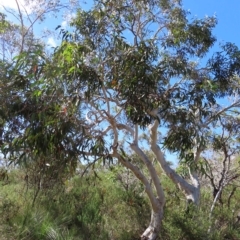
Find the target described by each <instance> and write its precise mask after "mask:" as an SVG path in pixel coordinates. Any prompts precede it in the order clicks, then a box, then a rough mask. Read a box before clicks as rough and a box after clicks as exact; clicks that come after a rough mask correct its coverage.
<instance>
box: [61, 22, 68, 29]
mask: <svg viewBox="0 0 240 240" xmlns="http://www.w3.org/2000/svg"><path fill="white" fill-rule="evenodd" d="M67 25H68V23H67V21H63V22H62V24H61V26H62V28H64V29H66V28H67Z"/></svg>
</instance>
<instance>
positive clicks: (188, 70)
mask: <svg viewBox="0 0 240 240" xmlns="http://www.w3.org/2000/svg"><path fill="white" fill-rule="evenodd" d="M215 24H216V19H215V18H214V17H207V18H205V19H194V20H192V21H190V20H189V18H188V13H187V12H186V11H184V10H183V9H182V7H181V1H154V0H153V1H134V0H132V1H121V2H118V3H117V2H115V1H111V0H110V1H95V5H94V6H93V8H92V9H91V10H89V11H83V10H79V11H78V14H77V17H76V19H75V20H74V21H73V22H72V27H75V32H74V33H68V32H66V31H64V30H63V31H62V33H63V39H64V41H63V44H62V46H61V47H60V48H59V49H58V51H57V52H56V56H57V58H58V59H61V62H62V61H65V63H63V66H64V67H65V71H66V72H65V75H66V76H67V79H71V84H69V85H66V92H67V93H68V94H69V95H71V96H73V95H78V96H79V98H80V102H81V105H80V108H81V112H82V113H85V114H86V119H85V122H84V123H83V127H84V129H85V134H86V135H87V136H88V137H89V138H91V139H94V140H95V144H96V145H95V146H92V147H91V148H90V149H89V148H88V149H84V151H83V152H82V154H85V156H93V157H94V159H95V160H99V159H101V158H103V161H105V160H106V159H111V160H112V159H116V160H117V161H119V162H120V163H121V164H123V165H124V166H125V167H126V168H128V169H130V170H131V171H132V172H133V174H135V176H136V177H137V178H138V179H139V180H140V181H141V182H142V184H143V185H144V187H145V191H146V194H147V196H148V198H149V200H150V203H151V207H152V215H151V221H150V224H149V227H148V228H147V229H146V231H145V232H144V233H143V234H142V239H155V238H156V237H157V235H158V231H159V229H160V225H161V221H162V218H163V207H164V204H165V196H164V191H163V188H162V186H161V178H160V176H158V174H157V172H156V168H155V167H154V164H153V162H152V160H151V159H149V158H148V156H147V155H146V154H145V153H144V152H143V151H142V146H141V144H140V135H141V134H142V132H144V133H145V134H147V135H148V136H149V139H150V140H149V142H148V144H149V148H150V149H151V150H152V151H153V153H154V155H155V157H156V159H157V161H158V163H159V164H160V165H161V167H162V169H163V170H164V172H165V173H166V174H167V175H168V176H169V178H170V179H171V180H172V181H173V182H174V183H175V184H176V185H177V186H178V187H179V188H180V189H181V190H182V192H183V193H184V195H185V196H186V199H187V200H188V201H191V202H193V203H195V204H198V202H199V199H200V182H199V178H198V174H197V170H198V169H197V163H198V161H199V159H200V156H201V153H202V152H203V150H204V149H205V148H206V147H207V142H208V136H209V128H210V127H211V126H214V124H216V122H217V121H218V120H219V119H220V118H221V116H222V114H223V113H226V114H228V113H229V110H230V109H232V108H236V107H239V103H240V102H239V98H237V99H236V100H235V101H234V102H233V103H230V104H229V106H227V107H226V106H225V107H221V105H220V104H218V103H217V99H219V98H221V97H226V96H227V95H233V94H238V80H237V78H236V76H237V75H238V74H239V68H238V66H239V59H240V58H239V50H238V49H237V47H236V46H235V45H233V44H226V45H225V46H223V50H222V52H218V53H216V54H215V55H214V56H213V57H212V58H211V59H210V60H209V61H208V62H207V64H206V66H204V67H203V66H202V64H201V62H200V59H202V58H204V57H205V55H206V54H207V53H208V51H209V49H210V47H211V46H212V45H213V44H214V42H215V38H214V37H213V35H212V28H213V27H214V26H215ZM83 65H84V66H87V68H91V69H93V70H94V71H95V73H96V74H97V75H96V77H93V78H92V79H91V81H88V83H87V86H85V87H83V88H80V87H79V84H81V83H82V81H83V79H84V75H83V76H82V77H78V76H79V75H78V74H80V75H81V74H82V73H84V72H85V70H83V69H82V66H83ZM75 75H76V76H75ZM92 76H93V75H92ZM93 84H98V86H97V87H94V88H93ZM161 128H165V131H166V130H167V131H166V135H165V136H163V138H162V142H161V144H160V145H159V136H158V135H159V134H158V133H159V129H160V130H161ZM161 147H164V148H166V149H168V150H169V151H172V152H177V153H178V155H179V159H180V160H184V161H186V162H187V163H188V164H189V176H190V182H189V181H187V180H185V179H184V178H182V177H181V176H180V175H179V174H177V172H176V171H174V169H172V168H171V167H170V166H169V164H168V162H167V161H166V159H165V157H164V152H163V149H161ZM89 150H90V151H89ZM104 151H105V153H104ZM129 151H132V152H134V154H137V155H138V156H139V158H140V159H141V161H142V163H143V164H144V165H145V166H146V167H147V169H148V171H149V175H150V176H151V180H149V179H148V178H147V175H145V174H144V172H143V171H142V170H141V169H140V168H139V167H138V166H137V165H136V164H134V162H133V161H131V157H130V156H131V154H132V153H130V154H129ZM90 159H92V160H94V159H93V158H90ZM95 160H94V161H95Z"/></svg>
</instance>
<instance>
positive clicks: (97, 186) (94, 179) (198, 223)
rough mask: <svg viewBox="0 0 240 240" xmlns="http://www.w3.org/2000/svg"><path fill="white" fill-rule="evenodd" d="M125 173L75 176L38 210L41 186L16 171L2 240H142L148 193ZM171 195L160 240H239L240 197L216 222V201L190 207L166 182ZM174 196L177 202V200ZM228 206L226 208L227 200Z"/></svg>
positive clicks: (5, 199)
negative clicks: (37, 191)
mask: <svg viewBox="0 0 240 240" xmlns="http://www.w3.org/2000/svg"><path fill="white" fill-rule="evenodd" d="M126 174H128V173H127V172H126V170H125V169H124V168H122V167H119V166H115V167H111V168H110V169H108V170H106V169H105V170H104V169H102V170H99V172H98V174H97V176H96V174H91V173H88V174H86V175H84V176H83V177H81V176H79V175H75V176H73V177H72V178H71V179H69V180H66V181H65V182H64V184H63V185H62V186H60V185H58V184H55V185H54V186H51V191H50V190H49V189H41V190H40V192H39V194H38V196H37V198H36V200H35V203H34V205H33V204H32V203H33V199H34V196H35V189H34V188H36V187H37V186H34V185H32V186H31V187H29V188H28V189H27V188H26V182H25V180H24V172H23V171H22V170H20V169H16V170H12V171H11V172H10V173H9V179H8V180H7V181H2V182H1V188H0V214H1V218H0V236H1V238H0V239H1V240H5V239H9V240H10V239H21V240H75V239H76V240H79V239H80V240H81V239H82V240H85V239H86V240H87V239H91V240H95V239H102V240H107V239H109V240H110V239H111V240H129V239H139V238H140V235H141V232H142V231H143V230H144V229H145V228H146V226H147V225H148V221H149V217H150V212H149V208H150V206H149V202H148V200H147V198H146V196H145V192H144V189H143V187H142V186H141V185H140V184H139V183H138V182H137V181H134V178H133V176H132V175H130V176H128V177H129V179H130V180H129V179H128V180H127V179H126ZM163 185H164V186H163V187H164V189H165V191H166V193H167V196H166V199H167V202H166V206H165V214H164V216H165V217H164V221H163V224H162V229H161V232H160V234H159V239H161V240H175V239H178V240H192V239H199V240H200V239H210V240H221V239H224V240H225V239H229V240H230V239H233V240H234V239H239V238H240V224H239V223H238V220H237V213H238V210H239V209H240V204H239V198H240V196H239V194H237V193H236V194H235V195H234V197H233V199H232V201H231V205H230V207H228V206H227V204H223V205H220V204H219V205H217V206H216V208H215V210H214V213H213V215H212V217H211V218H209V209H210V207H211V204H212V195H211V192H210V189H209V188H204V189H203V190H202V191H203V193H202V199H201V204H200V206H198V207H197V206H194V205H193V206H191V205H190V206H187V204H186V200H185V198H184V197H183V196H182V194H181V192H180V191H179V190H178V189H177V188H176V186H174V185H173V184H172V182H171V181H169V180H168V179H167V178H165V179H164V181H163ZM173 196H174V197H173ZM223 199H224V202H225V203H226V201H225V200H227V199H225V198H224V197H223Z"/></svg>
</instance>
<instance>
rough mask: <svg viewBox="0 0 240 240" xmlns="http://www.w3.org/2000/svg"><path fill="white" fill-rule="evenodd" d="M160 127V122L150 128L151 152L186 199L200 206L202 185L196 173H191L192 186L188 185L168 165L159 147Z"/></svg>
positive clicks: (156, 121) (155, 122)
mask: <svg viewBox="0 0 240 240" xmlns="http://www.w3.org/2000/svg"><path fill="white" fill-rule="evenodd" d="M158 126H159V122H158V120H155V121H154V123H153V124H152V125H151V126H150V128H149V130H150V144H151V150H152V151H153V153H154V154H155V156H156V158H157V161H158V163H159V164H160V166H161V168H162V169H163V171H164V172H165V173H166V174H167V176H168V177H169V178H170V179H171V180H172V181H173V182H174V183H175V184H176V185H177V186H178V187H179V189H180V190H181V191H182V192H183V193H184V195H185V197H186V199H187V200H188V201H189V202H193V203H194V204H199V199H200V183H199V180H198V176H197V174H196V173H191V172H190V177H191V181H192V184H190V183H188V182H187V181H186V180H185V179H183V178H182V177H181V176H179V175H178V174H177V173H176V172H175V171H174V170H173V169H172V168H171V167H170V166H169V164H168V163H167V161H166V159H165V157H164V154H163V152H162V151H161V149H160V147H159V146H158V145H157V129H158Z"/></svg>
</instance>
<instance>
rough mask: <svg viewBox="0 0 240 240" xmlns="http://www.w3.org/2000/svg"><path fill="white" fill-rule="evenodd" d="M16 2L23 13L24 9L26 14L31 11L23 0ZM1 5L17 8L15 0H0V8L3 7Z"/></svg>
mask: <svg viewBox="0 0 240 240" xmlns="http://www.w3.org/2000/svg"><path fill="white" fill-rule="evenodd" d="M17 2H18V5H19V8H20V10H21V11H22V13H23V14H24V13H26V11H27V13H28V14H30V13H31V12H32V10H31V8H30V6H29V4H26V2H25V1H24V0H17ZM3 7H5V8H11V9H14V10H18V6H17V3H16V1H15V0H0V9H3Z"/></svg>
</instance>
